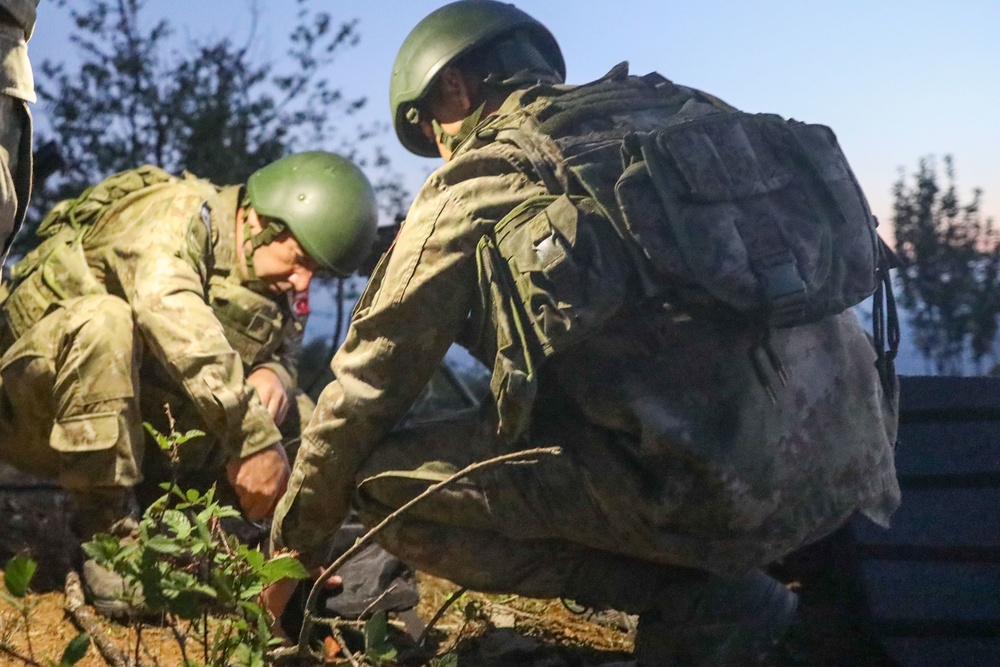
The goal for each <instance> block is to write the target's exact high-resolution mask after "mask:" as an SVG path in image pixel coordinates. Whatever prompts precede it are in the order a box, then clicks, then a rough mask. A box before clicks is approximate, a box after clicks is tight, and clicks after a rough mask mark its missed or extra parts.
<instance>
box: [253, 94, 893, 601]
mask: <svg viewBox="0 0 1000 667" xmlns="http://www.w3.org/2000/svg"><path fill="white" fill-rule="evenodd" d="M632 80H633V79H631V78H630V81H632ZM555 94H556V92H555V91H553V89H551V88H535V89H528V90H524V91H518V92H516V93H514V94H513V95H512V96H511V97H510V98H509V99H508V100H507V102H506V103H505V104H504V105H503V107H501V109H500V110H499V111H498V112H497V113H496V114H494V115H493V116H492V117H490V118H486V119H484V121H483V123H484V127H486V126H490V125H491V124H496V125H501V126H506V127H514V128H518V129H520V130H522V131H525V132H530V131H532V128H533V124H534V123H536V122H537V119H538V117H540V116H542V115H543V114H544V111H545V109H546V108H547V106H548V105H549V104H550V103H551V98H552V97H553V96H554V95H555ZM691 94H692V95H694V94H695V93H693V92H692V93H691ZM612 97H613V96H612ZM675 111H676V107H670V106H664V107H662V108H659V109H653V110H650V109H646V110H643V111H642V112H641V113H640V112H638V111H637V112H635V114H631V113H622V114H619V115H612V116H610V117H608V118H606V119H605V120H604V121H602V124H601V125H599V129H601V130H603V131H608V132H624V131H625V130H627V128H628V127H629V126H631V125H634V124H635V123H638V122H640V117H641V119H644V120H642V122H648V119H649V117H650V115H651V114H652V115H653V116H654V117H655V115H656V114H661V115H669V114H670V113H673V112H675ZM594 129H595V128H594V127H590V126H582V127H579V128H577V129H576V130H575V131H577V132H579V133H580V136H581V137H582V136H585V134H586V133H587V132H589V131H591V130H594ZM533 157H536V156H529V155H526V154H525V150H524V148H523V147H522V146H519V145H518V144H517V143H514V142H508V141H502V140H499V138H498V137H497V136H496V135H492V136H490V135H487V134H486V133H481V136H477V135H476V134H474V135H473V138H471V139H470V140H469V141H467V142H466V143H465V144H463V145H462V146H460V147H459V148H458V150H457V151H456V153H455V155H454V156H453V158H452V159H451V160H450V161H449V162H448V163H447V164H445V165H444V166H442V167H441V168H439V169H438V170H437V171H436V172H435V173H433V174H432V175H431V176H430V178H429V179H428V182H427V183H426V185H425V186H424V188H423V189H422V190H421V192H420V193H419V195H418V197H417V199H416V201H415V203H414V204H413V207H412V208H411V210H410V212H409V214H408V215H407V218H406V222H405V224H404V225H403V227H402V230H401V232H400V234H399V237H398V238H397V240H396V243H395V247H394V249H393V250H392V251H391V253H390V254H389V255H387V256H386V257H384V258H383V260H382V262H381V263H380V265H379V267H378V268H377V269H376V272H375V274H374V275H373V276H372V279H371V281H370V283H369V285H368V287H367V288H366V290H365V293H364V294H363V296H362V298H361V300H360V301H359V303H358V306H357V309H356V311H355V313H354V316H353V321H352V324H351V327H350V330H349V332H348V336H347V341H346V343H345V344H344V345H343V347H342V348H341V349H340V350H339V352H338V353H337V355H336V356H335V358H334V360H333V369H334V371H335V374H336V377H337V379H336V380H335V381H334V382H332V383H331V384H330V385H329V386H328V387H327V388H326V389H325V390H324V392H323V394H322V395H321V396H320V400H319V402H318V406H317V410H316V413H315V414H314V417H313V420H312V421H311V422H310V425H309V427H308V429H307V431H306V433H305V436H304V439H303V445H302V448H301V450H300V452H299V456H298V459H297V461H296V464H295V466H294V468H293V471H292V478H291V482H290V486H289V492H288V493H287V494H286V495H285V497H284V498H283V499H282V501H281V502H280V504H279V507H278V510H277V513H276V517H275V523H274V530H273V532H272V538H273V540H274V543H275V544H276V545H277V546H286V547H291V548H294V549H297V550H300V551H302V552H303V553H304V554H305V555H306V557H307V559H308V558H313V559H318V549H319V548H320V546H321V544H322V541H323V538H324V536H326V535H329V534H330V533H332V532H333V530H334V529H335V528H336V526H337V525H338V524H339V522H340V521H341V520H342V519H343V518H344V516H345V515H346V513H347V510H348V507H349V504H350V502H351V499H352V494H354V493H355V490H357V493H356V495H355V498H356V500H357V501H358V502H359V504H360V508H361V512H362V517H363V518H364V519H366V520H367V521H373V520H376V519H377V518H378V517H381V516H384V515H385V514H386V513H387V512H388V511H391V509H393V508H395V507H398V506H399V505H400V504H401V503H402V502H405V501H406V500H407V499H409V498H411V497H413V496H414V495H415V494H416V493H418V492H419V491H420V490H422V489H424V488H426V487H427V486H428V485H429V484H431V483H433V482H435V481H438V480H440V479H443V477H444V476H446V475H447V474H449V473H450V472H453V471H455V470H458V469H459V468H461V467H462V466H464V465H465V464H466V463H469V462H471V461H473V460H481V459H485V458H489V457H491V456H495V455H497V454H500V453H502V452H505V451H510V449H512V448H519V447H526V446H539V445H546V446H547V445H558V446H560V447H562V448H563V454H562V455H561V456H560V457H556V458H554V459H551V460H550V459H546V460H544V461H540V462H538V463H537V464H535V465H523V466H511V467H505V468H502V469H499V470H496V471H493V472H489V473H483V474H481V475H478V476H476V477H475V478H473V479H470V480H468V481H467V482H466V483H465V484H460V485H457V486H456V487H455V488H454V489H453V490H452V491H450V492H446V493H444V494H441V495H439V496H437V497H436V498H435V499H431V500H428V501H427V502H426V503H425V504H424V505H423V506H422V508H421V509H419V510H415V511H414V512H413V513H411V514H409V515H408V516H407V517H404V518H403V519H401V520H400V521H398V522H397V523H396V524H395V526H394V527H393V528H391V529H390V530H389V531H388V532H387V534H386V535H385V536H384V538H383V540H384V543H385V544H386V545H387V547H388V548H389V549H390V551H392V552H393V553H396V554H397V555H399V556H401V557H402V558H404V559H405V560H407V561H408V562H411V563H413V564H415V565H416V566H417V567H420V568H426V569H428V570H429V571H431V572H436V573H438V574H440V575H442V576H445V577H448V578H450V579H452V580H454V581H456V582H459V583H463V584H465V585H469V586H472V587H475V588H481V589H485V590H506V591H513V592H518V593H525V594H533V595H545V596H551V595H560V594H565V593H566V592H567V591H572V590H573V586H572V585H571V582H569V581H568V578H570V575H571V573H572V572H575V571H577V570H579V565H580V563H582V562H604V563H608V562H609V560H610V561H613V562H618V563H619V564H620V563H626V564H635V563H653V564H661V565H675V566H681V567H690V568H697V569H699V570H702V571H709V572H713V573H717V574H722V575H734V574H738V573H741V572H747V571H750V570H752V569H753V568H756V567H760V566H762V565H764V564H766V563H769V562H771V561H773V560H774V559H776V558H778V557H780V556H781V555H783V554H786V553H788V552H789V551H791V550H793V549H795V548H797V547H799V546H801V545H802V544H805V543H807V542H809V541H811V540H814V539H818V538H819V537H821V536H823V535H824V534H826V533H828V532H829V531H831V530H832V529H833V528H835V527H836V526H838V525H839V524H841V523H842V522H843V521H844V520H846V519H847V518H848V517H849V516H851V515H852V514H854V513H855V512H861V513H863V514H865V515H867V516H868V517H870V518H871V519H873V520H874V521H876V522H878V523H880V524H883V525H884V524H885V523H886V522H887V521H888V518H889V516H890V514H891V513H892V511H893V510H894V509H895V507H896V506H897V504H898V502H899V489H898V486H897V484H896V480H895V471H894V465H893V458H892V443H893V442H894V441H895V435H896V415H895V412H894V408H893V405H894V403H893V401H892V398H893V397H887V396H885V395H884V394H883V391H882V388H881V384H880V382H879V378H878V375H877V374H876V372H875V368H874V361H875V352H874V350H873V348H872V346H871V344H870V343H869V341H868V339H867V337H866V335H865V333H864V331H863V330H862V328H861V327H860V325H859V323H858V322H857V319H856V317H855V316H854V314H853V313H851V312H845V313H842V314H839V315H836V316H830V317H827V318H825V319H823V320H821V321H819V322H817V323H815V324H809V325H805V326H800V327H795V328H790V329H782V330H775V331H773V332H772V334H771V339H770V347H771V349H772V350H773V353H774V356H775V357H776V358H777V359H778V360H779V361H780V365H781V367H783V369H784V370H785V371H786V372H787V374H788V379H787V385H786V386H783V387H782V386H779V385H780V381H779V379H778V377H777V373H776V370H775V369H773V368H772V367H771V366H767V367H766V370H767V372H769V373H773V375H772V376H771V377H769V378H766V379H767V380H768V382H762V381H761V378H760V376H759V371H760V368H759V367H758V365H756V364H755V363H754V360H753V359H752V353H753V352H754V351H755V350H759V346H760V343H761V340H760V335H761V334H760V332H759V331H757V330H755V329H754V328H751V327H747V326H745V325H744V324H741V323H740V322H739V321H731V322H726V321H716V320H709V319H705V318H697V317H692V316H691V314H690V313H687V312H682V311H679V310H677V309H675V308H672V307H670V306H669V304H664V303H662V302H658V303H646V302H643V301H642V300H641V299H637V298H636V295H639V294H642V290H641V289H639V288H638V287H637V285H636V284H635V282H634V281H635V279H636V277H635V275H634V273H633V272H631V271H629V270H627V269H625V270H619V271H615V272H609V273H608V274H606V275H605V276H603V277H604V278H605V279H604V280H599V279H595V278H594V276H591V275H588V274H587V273H586V271H581V270H576V271H567V272H566V274H565V275H567V276H568V278H567V279H569V280H572V281H575V282H572V283H570V287H572V288H574V289H576V290H578V292H577V294H578V296H577V298H576V300H575V301H570V302H569V304H568V305H569V306H580V307H581V308H583V309H586V307H587V305H588V304H591V303H597V304H598V305H599V306H600V307H601V308H602V310H601V311H600V312H599V313H596V314H595V313H592V314H591V315H592V316H591V317H589V318H588V317H581V318H578V319H577V320H576V321H575V322H576V323H577V324H579V325H580V326H581V327H582V328H583V331H581V332H580V335H579V336H578V337H577V338H576V339H575V340H574V342H573V343H572V344H569V345H566V346H565V347H564V348H562V349H557V350H551V351H550V352H551V353H550V354H547V355H539V354H538V350H537V349H533V348H532V346H533V345H535V344H536V343H537V341H535V342H533V341H532V339H531V336H530V335H529V334H530V323H529V322H528V321H527V320H526V319H524V318H525V317H526V311H527V310H529V308H530V306H531V304H524V303H523V302H521V301H520V299H519V298H518V297H517V293H516V291H515V290H514V289H513V287H512V286H511V285H509V284H505V283H504V278H503V277H502V276H500V277H495V276H492V275H490V274H491V271H492V269H494V268H495V267H496V266H502V264H498V263H495V262H494V263H491V262H490V261H485V260H486V259H488V258H484V257H483V253H482V249H483V247H484V245H485V246H490V245H492V246H493V248H492V249H491V252H493V250H495V251H496V252H499V253H500V260H502V261H503V262H507V263H508V264H509V262H508V260H509V259H510V258H511V257H512V256H513V253H515V252H526V253H527V252H530V251H532V249H531V248H527V247H524V248H520V249H519V248H517V247H515V246H514V245H510V246H508V245H504V244H499V243H497V239H496V238H495V237H494V235H495V233H496V226H497V223H498V222H499V221H500V220H502V219H503V218H504V217H505V216H507V215H508V214H509V213H510V212H511V211H513V210H514V209H515V208H516V207H518V206H521V205H523V204H524V203H525V202H528V201H530V200H532V199H541V198H544V197H551V189H550V187H549V186H548V184H546V183H545V182H543V180H542V176H541V175H540V174H539V173H538V172H537V171H536V170H535V169H534V168H533V167H532V159H531V158H533ZM579 159H580V161H581V162H578V163H577V164H576V166H577V167H579V168H587V165H586V164H584V163H585V161H586V159H587V154H586V152H585V151H581V153H580V158H579ZM591 166H592V167H593V168H594V170H595V172H596V173H598V174H603V175H604V176H603V177H604V178H605V183H606V185H607V187H610V186H612V185H613V184H614V183H615V181H616V180H617V179H618V177H619V176H620V174H621V170H622V168H623V166H622V164H621V161H620V159H619V160H618V161H617V162H602V163H600V164H595V165H591ZM573 194H574V195H577V196H582V195H583V194H584V193H579V192H578V193H573ZM571 203H572V200H571ZM561 205H562V206H565V202H563V204H561ZM574 208H576V209H577V210H578V211H579V210H580V209H579V207H574ZM583 213H584V215H576V217H575V218H574V221H575V223H576V224H577V225H578V226H577V227H576V229H577V231H578V232H580V230H581V229H584V227H583V226H584V225H587V226H590V231H592V232H593V235H597V234H600V233H601V230H600V228H599V225H600V224H601V223H602V220H601V217H600V215H596V214H595V213H594V211H593V210H589V209H588V210H585V211H583ZM537 219H538V221H539V224H542V223H543V222H546V219H545V216H539V217H538V218H537ZM604 222H606V221H604ZM585 231H586V230H585ZM581 233H582V232H581ZM593 235H591V238H593V237H594V236H593ZM602 243H603V242H602ZM541 245H544V244H541ZM539 247H540V246H539ZM599 247H603V246H599ZM505 248H510V249H505ZM504 253H506V254H504ZM610 259H612V260H614V259H615V258H614V257H611V258H610ZM552 266H556V265H552ZM561 266H565V264H563V265H561ZM612 266H615V265H614V264H613V265H612ZM545 268H552V267H551V266H546V265H545V263H542V267H541V269H539V270H542V269H545ZM556 268H558V266H556ZM577 268H581V267H577ZM582 268H583V269H586V268H587V265H584V266H583V267H582ZM545 277H548V278H552V279H553V280H556V279H558V271H555V270H553V271H552V272H551V274H549V273H546V274H545ZM597 289H600V290H604V292H603V293H602V294H594V293H593V292H588V291H587V290H597ZM566 293H571V292H570V291H567V292H566ZM609 294H611V296H609ZM615 294H618V295H619V296H618V297H615V296H614V295H615ZM588 297H598V298H588ZM614 298H618V299H619V302H620V303H619V305H617V306H614V305H610V306H609V304H613V303H614ZM470 313H472V317H471V318H470V316H469V314H470ZM543 315H544V313H543ZM526 324H527V325H528V326H525V325H526ZM526 332H529V333H526ZM456 340H462V341H464V343H465V344H466V345H467V346H468V347H469V349H470V350H471V351H472V352H473V354H474V355H475V356H476V357H477V358H479V359H480V360H481V361H482V362H483V363H484V364H486V365H487V367H489V368H492V369H493V374H494V377H493V387H492V388H493V391H494V398H495V400H494V401H490V402H489V403H488V404H487V405H486V406H485V407H484V409H483V410H482V411H481V413H480V414H479V415H477V417H476V418H475V419H474V420H466V421H461V422H457V423H455V424H451V425H450V427H449V428H443V427H433V428H432V427H428V428H432V430H430V431H429V430H427V429H426V428H425V429H409V430H402V431H397V432H395V433H392V435H391V436H390V430H391V429H392V427H393V426H394V425H395V424H397V423H398V422H399V420H400V418H401V417H402V415H403V414H404V412H405V411H406V409H407V407H408V406H409V404H410V403H411V402H412V401H413V400H414V398H415V397H416V396H417V395H418V393H419V391H420V389H421V388H422V386H423V385H424V384H425V383H426V381H427V378H428V377H430V375H431V373H433V371H434V369H435V368H436V366H437V364H438V363H440V360H441V358H442V356H443V355H444V353H445V351H446V350H447V349H448V347H449V346H450V345H451V344H452V343H453V342H455V341H456ZM768 385H772V386H773V388H776V389H777V391H776V396H775V397H774V399H773V400H772V398H771V397H770V396H769V392H768ZM505 399H506V400H508V402H509V406H508V407H507V408H506V409H502V410H501V412H500V414H499V415H498V403H502V402H503V401H504V400H505ZM498 418H503V419H512V420H514V421H515V422H517V425H516V428H514V429H513V432H515V433H522V434H523V435H522V436H521V437H520V438H519V439H516V440H512V439H511V438H510V437H509V436H508V435H507V434H508V433H509V432H510V431H506V432H505V431H504V429H503V428H500V429H499V430H498V426H500V427H502V423H498ZM484 553H489V554H490V559H489V567H485V566H484V564H483V563H484V561H483V558H482V554H484ZM616 559H617V560H616ZM668 569H669V568H668ZM655 576H660V575H655ZM577 590H578V589H577Z"/></svg>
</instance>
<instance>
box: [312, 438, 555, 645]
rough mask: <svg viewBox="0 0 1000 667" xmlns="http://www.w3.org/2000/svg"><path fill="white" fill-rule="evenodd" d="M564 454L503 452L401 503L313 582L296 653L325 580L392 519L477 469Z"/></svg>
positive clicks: (552, 450)
mask: <svg viewBox="0 0 1000 667" xmlns="http://www.w3.org/2000/svg"><path fill="white" fill-rule="evenodd" d="M561 453H562V450H561V449H560V448H558V447H538V448H535V449H525V450H522V451H519V452H511V453H509V454H503V455H501V456H496V457H494V458H491V459H487V460H485V461H478V462H476V463H473V464H470V465H468V466H466V467H465V468H462V469H461V470H459V471H458V472H456V473H455V474H454V475H452V476H451V477H449V478H447V479H445V480H442V481H440V482H438V483H437V484H434V485H433V486H430V487H428V488H426V489H424V491H423V492H421V493H420V494H419V495H417V496H416V497H415V498H413V499H411V500H410V501H409V502H407V503H405V504H404V505H402V506H401V507H400V508H399V509H397V510H396V511H394V512H392V513H391V514H389V516H387V517H386V518H384V519H383V520H382V521H381V522H380V523H379V524H378V525H377V526H375V527H374V528H372V529H371V530H369V531H368V532H367V533H365V534H364V535H363V536H362V537H361V538H359V539H358V541H357V542H355V543H354V546H352V547H351V548H350V549H348V550H347V551H345V552H344V553H343V554H341V556H340V557H339V558H338V559H337V560H335V561H334V562H333V563H332V564H331V565H330V566H329V567H327V568H326V569H325V570H323V573H322V574H321V575H320V576H319V577H318V578H317V579H316V581H315V582H314V583H313V587H312V589H311V590H310V591H309V597H308V598H307V599H306V605H305V614H304V618H303V619H302V629H301V630H300V631H299V643H298V647H297V653H298V654H299V655H300V656H305V655H308V654H309V636H310V634H311V633H312V628H313V626H314V625H315V623H316V617H315V616H314V614H313V611H312V610H313V608H314V607H315V605H316V600H317V598H318V597H319V591H320V588H321V587H322V583H323V582H324V581H326V580H327V579H329V578H330V577H331V576H333V575H334V574H335V573H336V572H337V570H339V569H340V568H341V567H343V565H344V563H346V562H347V561H348V560H350V559H351V558H352V557H354V555H355V554H357V553H358V552H359V551H360V550H361V549H362V548H364V547H365V546H366V545H368V544H369V543H370V542H371V541H372V540H374V539H375V536H376V535H378V534H379V533H380V532H381V531H382V530H383V529H384V528H385V527H386V526H388V525H389V524H390V523H392V521H394V520H395V519H396V518H398V517H399V516H401V515H402V514H404V513H406V512H407V511H409V510H410V508H412V507H413V506H414V505H416V504H417V503H419V502H421V501H422V500H424V499H426V498H428V497H430V496H432V495H434V494H435V493H437V492H438V491H441V490H442V489H446V488H448V487H449V486H451V485H452V484H454V483H455V482H457V481H459V480H461V479H463V478H465V477H468V476H469V475H471V474H472V473H474V472H477V471H479V470H482V469H484V468H489V467H493V466H497V465H503V464H507V463H523V462H525V461H526V460H527V459H536V458H538V457H540V456H557V455H559V454H561Z"/></svg>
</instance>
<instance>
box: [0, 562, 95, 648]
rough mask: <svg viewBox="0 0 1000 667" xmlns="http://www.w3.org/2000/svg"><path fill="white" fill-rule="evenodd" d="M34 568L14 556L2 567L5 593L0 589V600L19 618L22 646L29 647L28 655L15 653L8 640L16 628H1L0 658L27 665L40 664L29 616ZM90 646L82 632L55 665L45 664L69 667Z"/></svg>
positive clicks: (35, 564) (88, 640)
mask: <svg viewBox="0 0 1000 667" xmlns="http://www.w3.org/2000/svg"><path fill="white" fill-rule="evenodd" d="M37 569H38V564H37V563H36V562H35V561H34V560H32V559H31V558H29V557H28V556H27V555H25V554H18V555H16V556H14V557H13V558H11V559H10V560H8V561H7V563H6V564H5V565H4V568H3V570H4V582H3V583H4V587H5V588H6V591H4V590H0V600H3V601H4V602H6V603H7V604H8V605H10V606H11V607H13V608H14V609H15V610H16V611H17V613H18V615H19V616H20V625H21V627H22V628H23V630H24V637H25V640H26V642H25V643H26V645H27V647H28V655H21V654H20V653H18V652H17V650H16V649H15V648H14V647H13V645H12V643H11V637H12V635H13V633H14V632H15V631H16V630H17V626H15V625H10V626H7V627H4V628H0V655H7V656H8V657H11V658H14V659H17V660H20V661H21V662H23V663H25V664H28V665H40V664H42V663H40V662H39V661H38V658H37V656H36V655H35V648H34V646H32V643H31V614H32V612H33V611H34V610H35V605H36V603H35V601H34V600H33V599H32V596H31V580H32V579H33V578H34V576H35V571H36V570H37ZM89 647H90V637H89V636H88V635H87V634H86V633H81V634H79V635H77V636H76V637H74V638H73V639H72V640H71V641H70V642H69V644H67V645H66V648H65V650H64V651H63V654H62V657H61V658H60V659H59V661H58V662H55V661H53V660H51V659H49V660H47V663H46V664H48V665H51V666H52V667H72V666H73V665H75V664H76V663H78V662H79V661H80V660H81V659H82V658H83V656H84V654H86V652H87V649H88V648H89Z"/></svg>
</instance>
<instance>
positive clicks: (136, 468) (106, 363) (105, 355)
mask: <svg viewBox="0 0 1000 667" xmlns="http://www.w3.org/2000/svg"><path fill="white" fill-rule="evenodd" d="M141 354H142V346H141V343H140V341H139V338H138V335H137V334H136V332H135V325H134V323H133V318H132V309H131V308H130V307H129V305H128V304H127V303H126V302H125V301H123V300H121V299H118V298H116V297H112V296H105V295H101V296H87V297H80V298H76V299H69V300H66V301H64V302H61V304H60V306H59V307H57V308H56V309H55V310H53V311H52V312H50V313H49V314H48V315H46V316H45V317H43V318H42V319H41V320H39V321H38V322H37V323H36V324H35V325H34V326H33V327H31V328H30V329H29V330H28V331H26V332H25V333H24V335H23V336H21V337H20V338H19V339H17V340H16V341H14V342H13V344H11V346H10V347H9V348H8V349H7V350H6V351H5V352H4V354H3V356H2V357H0V459H2V460H3V461H5V462H7V463H10V464H12V465H14V466H15V467H17V468H20V469H21V470H24V471H25V472H28V473H32V474H35V475H39V476H42V477H47V478H52V479H55V480H57V481H58V482H59V483H60V484H61V485H62V486H63V487H64V488H66V489H68V490H70V491H84V490H88V489H92V488H101V487H105V488H106V487H131V486H132V485H133V484H135V483H136V482H137V481H138V480H139V479H141V476H142V474H141V472H140V470H141V466H142V455H143V431H142V419H141V416H140V412H139V406H138V391H137V388H138V376H137V373H138V368H139V361H140V359H141Z"/></svg>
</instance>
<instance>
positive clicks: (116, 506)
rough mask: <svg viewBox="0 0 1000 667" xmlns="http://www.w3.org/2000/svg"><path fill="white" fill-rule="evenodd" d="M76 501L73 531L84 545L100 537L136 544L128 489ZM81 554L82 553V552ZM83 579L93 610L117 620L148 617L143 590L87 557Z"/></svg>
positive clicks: (75, 496)
mask: <svg viewBox="0 0 1000 667" xmlns="http://www.w3.org/2000/svg"><path fill="white" fill-rule="evenodd" d="M73 499H74V500H75V501H76V506H77V507H76V517H75V520H74V530H75V532H76V534H77V536H78V537H79V538H80V541H81V542H87V541H89V540H91V539H93V538H94V536H95V535H98V534H107V535H111V536H113V537H116V538H118V539H119V540H120V541H121V542H122V543H123V544H127V543H129V542H132V541H134V540H135V538H136V536H137V535H138V531H139V522H138V520H137V519H136V515H137V513H138V512H137V508H136V506H135V501H134V500H133V498H132V494H131V492H130V491H129V490H126V489H119V488H113V489H97V490H90V491H86V492H76V493H74V494H73ZM81 552H82V549H81ZM82 558H83V564H82V566H81V567H80V579H81V583H82V584H83V591H84V595H85V596H86V599H87V602H88V603H89V604H90V605H91V606H92V607H93V608H94V610H95V611H96V612H97V613H99V614H101V615H102V616H105V617H107V618H113V619H117V620H122V619H129V618H137V617H141V616H145V615H146V614H147V610H146V607H145V603H144V600H143V596H142V590H141V588H139V587H136V586H131V587H130V586H128V585H127V584H126V583H125V580H124V579H122V577H121V576H120V575H118V574H116V573H115V572H112V571H111V570H109V569H107V568H105V567H103V566H101V565H99V564H98V563H97V561H95V560H94V559H93V558H88V557H87V555H86V554H85V553H84V554H83V556H82Z"/></svg>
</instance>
